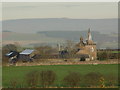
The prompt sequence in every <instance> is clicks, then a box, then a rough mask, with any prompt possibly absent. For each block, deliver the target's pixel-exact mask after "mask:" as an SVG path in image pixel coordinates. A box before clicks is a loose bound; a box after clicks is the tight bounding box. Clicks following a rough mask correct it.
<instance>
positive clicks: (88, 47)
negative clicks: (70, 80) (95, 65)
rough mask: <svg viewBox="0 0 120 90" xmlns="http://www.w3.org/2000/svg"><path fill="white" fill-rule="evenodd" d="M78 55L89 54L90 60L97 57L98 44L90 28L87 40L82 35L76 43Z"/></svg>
mask: <svg viewBox="0 0 120 90" xmlns="http://www.w3.org/2000/svg"><path fill="white" fill-rule="evenodd" d="M76 47H77V50H78V51H77V53H76V54H78V55H88V56H89V59H87V61H88V60H90V61H92V60H96V59H97V50H96V44H95V43H94V42H93V40H92V35H91V32H90V29H89V30H88V37H87V40H86V41H84V40H83V37H80V42H79V43H78V44H77V45H76Z"/></svg>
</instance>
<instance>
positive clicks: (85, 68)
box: [2, 64, 118, 87]
mask: <svg viewBox="0 0 120 90" xmlns="http://www.w3.org/2000/svg"><path fill="white" fill-rule="evenodd" d="M35 70H37V71H41V70H52V71H54V72H55V73H56V74H57V80H56V81H55V84H56V85H60V84H61V81H62V79H63V78H64V77H65V76H66V75H67V74H68V73H69V72H79V73H80V74H81V75H85V74H87V73H89V72H99V73H101V74H102V75H106V76H107V75H108V76H109V75H114V76H115V77H117V75H118V65H117V64H107V65H104V64H101V65H46V66H10V67H6V66H4V67H3V74H2V75H3V87H10V81H12V80H17V82H18V85H19V86H22V87H27V86H26V84H25V75H26V74H27V73H28V72H30V71H35Z"/></svg>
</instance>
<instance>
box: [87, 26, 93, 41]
mask: <svg viewBox="0 0 120 90" xmlns="http://www.w3.org/2000/svg"><path fill="white" fill-rule="evenodd" d="M88 40H92V35H91V32H90V28H89V29H88Z"/></svg>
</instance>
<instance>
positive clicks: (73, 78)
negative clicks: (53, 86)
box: [63, 72, 81, 87]
mask: <svg viewBox="0 0 120 90" xmlns="http://www.w3.org/2000/svg"><path fill="white" fill-rule="evenodd" d="M80 80H81V78H80V74H79V73H77V72H71V73H69V74H68V75H67V76H66V77H64V79H63V81H64V83H65V85H68V86H72V87H75V86H78V85H79V84H80Z"/></svg>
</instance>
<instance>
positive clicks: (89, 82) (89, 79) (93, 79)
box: [84, 72, 102, 87]
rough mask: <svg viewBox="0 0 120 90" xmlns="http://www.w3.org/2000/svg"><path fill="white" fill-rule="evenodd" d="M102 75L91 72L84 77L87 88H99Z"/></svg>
mask: <svg viewBox="0 0 120 90" xmlns="http://www.w3.org/2000/svg"><path fill="white" fill-rule="evenodd" d="M101 77H102V75H101V74H100V73H96V72H90V73H88V74H86V75H85V76H84V83H85V84H86V86H87V87H91V86H98V85H99V83H100V78H101Z"/></svg>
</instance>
